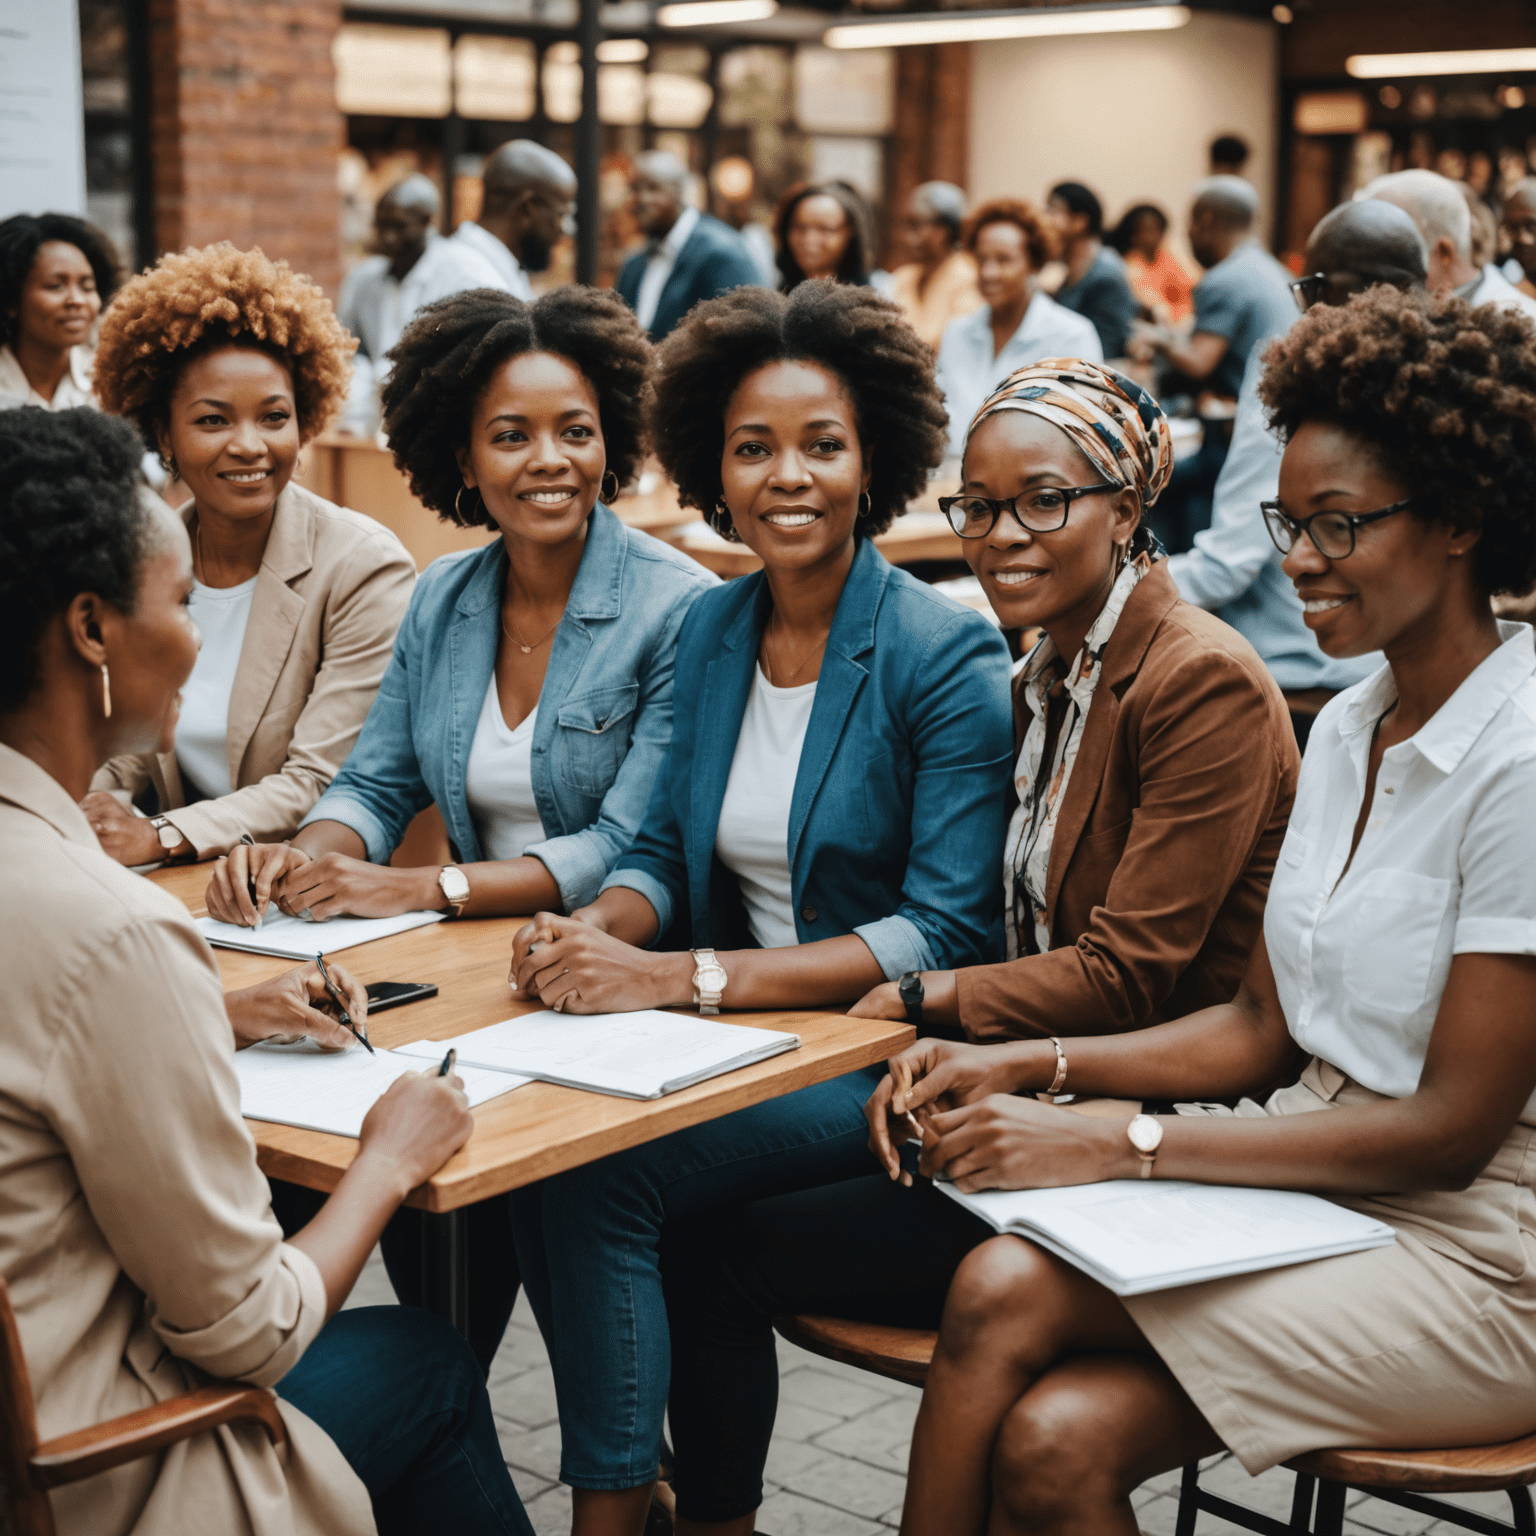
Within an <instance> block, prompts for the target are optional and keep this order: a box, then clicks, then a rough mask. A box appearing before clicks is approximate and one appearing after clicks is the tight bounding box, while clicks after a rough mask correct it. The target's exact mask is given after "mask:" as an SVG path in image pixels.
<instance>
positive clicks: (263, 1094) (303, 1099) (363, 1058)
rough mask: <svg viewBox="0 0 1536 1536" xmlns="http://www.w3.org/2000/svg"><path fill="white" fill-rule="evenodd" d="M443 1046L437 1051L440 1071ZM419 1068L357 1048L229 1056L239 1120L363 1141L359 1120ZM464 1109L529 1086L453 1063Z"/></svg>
mask: <svg viewBox="0 0 1536 1536" xmlns="http://www.w3.org/2000/svg"><path fill="white" fill-rule="evenodd" d="M447 1049H448V1048H447V1046H444V1045H440V1046H438V1047H437V1056H436V1062H437V1063H438V1064H441V1062H442V1059H443V1056H444V1054H445V1053H446V1051H447ZM422 1069H423V1063H422V1061H421V1060H420V1058H418V1057H415V1056H406V1055H402V1054H401V1053H400V1052H399V1051H375V1053H374V1054H373V1055H372V1056H370V1055H369V1054H368V1052H367V1051H365V1050H364V1049H363V1048H362V1046H360V1045H355V1046H353V1047H352V1049H351V1050H349V1051H339V1052H326V1051H322V1050H320V1049H319V1047H317V1046H315V1045H314V1044H312V1043H311V1042H309V1041H307V1040H306V1041H304V1042H302V1043H301V1044H299V1045H253V1046H251V1047H250V1048H249V1049H248V1050H244V1051H236V1052H235V1074H236V1076H238V1077H239V1079H240V1113H241V1114H242V1115H245V1116H246V1117H247V1118H248V1119H251V1120H273V1121H276V1123H277V1124H278V1125H297V1126H300V1127H302V1128H303V1129H304V1130H307V1131H329V1132H330V1133H331V1135H333V1136H358V1135H361V1134H362V1129H363V1117H364V1116H365V1115H366V1114H367V1113H368V1111H369V1110H370V1109H372V1108H373V1106H374V1104H375V1103H377V1102H378V1099H379V1096H380V1095H381V1094H382V1093H383V1092H384V1091H385V1090H386V1089H387V1088H388V1087H389V1085H390V1084H391V1083H393V1082H394V1080H395V1079H396V1078H397V1077H401V1076H403V1075H404V1074H405V1073H407V1072H420V1071H421V1070H422ZM454 1071H455V1072H456V1073H457V1074H458V1076H459V1077H460V1078H461V1079H463V1082H464V1091H465V1093H466V1094H468V1096H469V1103H470V1107H471V1108H473V1107H474V1106H475V1105H476V1104H484V1103H485V1102H486V1100H487V1099H495V1098H499V1097H500V1096H501V1095H502V1094H504V1093H511V1091H512V1090H513V1089H514V1088H521V1087H522V1086H523V1084H524V1083H526V1082H528V1081H529V1079H528V1078H526V1077H513V1076H511V1075H510V1074H508V1073H505V1072H484V1071H477V1070H475V1069H474V1068H473V1067H466V1066H465V1065H464V1064H463V1063H462V1062H460V1063H458V1064H457V1065H456V1066H455V1068H454Z"/></svg>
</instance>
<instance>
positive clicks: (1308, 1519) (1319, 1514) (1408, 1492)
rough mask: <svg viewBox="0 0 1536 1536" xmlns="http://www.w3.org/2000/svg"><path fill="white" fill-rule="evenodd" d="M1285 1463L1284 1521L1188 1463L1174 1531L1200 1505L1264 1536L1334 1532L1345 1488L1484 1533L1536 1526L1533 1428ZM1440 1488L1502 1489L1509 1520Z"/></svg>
mask: <svg viewBox="0 0 1536 1536" xmlns="http://www.w3.org/2000/svg"><path fill="white" fill-rule="evenodd" d="M1285 1465H1286V1467H1287V1468H1288V1469H1289V1470H1291V1471H1292V1472H1294V1473H1295V1474H1296V1487H1295V1491H1294V1492H1293V1494H1292V1495H1291V1518H1290V1520H1289V1522H1285V1521H1280V1520H1275V1519H1273V1518H1272V1517H1270V1516H1269V1515H1261V1514H1259V1513H1258V1512H1257V1511H1255V1510H1251V1509H1247V1508H1245V1507H1244V1506H1243V1505H1241V1504H1234V1503H1233V1502H1232V1501H1231V1500H1230V1499H1224V1498H1222V1497H1221V1496H1220V1495H1219V1494H1214V1493H1208V1492H1207V1491H1206V1490H1205V1489H1203V1488H1202V1487H1201V1486H1200V1469H1199V1467H1197V1466H1190V1467H1185V1469H1184V1484H1183V1487H1182V1488H1181V1489H1180V1491H1179V1515H1178V1523H1177V1525H1176V1526H1175V1528H1174V1529H1175V1536H1194V1529H1195V1519H1196V1516H1197V1515H1198V1514H1199V1513H1200V1511H1201V1510H1205V1511H1207V1512H1208V1513H1210V1514H1213V1515H1219V1516H1220V1517H1221V1518H1222V1519H1223V1520H1228V1521H1230V1522H1231V1523H1232V1524H1233V1525H1240V1526H1242V1528H1243V1529H1244V1530H1248V1531H1259V1532H1261V1533H1263V1536H1289V1533H1291V1532H1295V1531H1311V1532H1312V1533H1314V1536H1339V1533H1340V1531H1341V1530H1342V1529H1343V1526H1344V1495H1345V1493H1346V1492H1348V1490H1349V1489H1351V1488H1355V1489H1358V1490H1359V1491H1360V1492H1362V1493H1368V1494H1369V1495H1370V1496H1371V1497H1372V1498H1374V1499H1382V1500H1384V1501H1385V1502H1386V1503H1388V1504H1398V1505H1401V1506H1402V1507H1403V1508H1404V1509H1411V1510H1414V1511H1415V1512H1416V1513H1418V1514H1422V1515H1433V1516H1434V1517H1435V1518H1436V1519H1437V1520H1443V1521H1445V1522H1446V1524H1447V1525H1457V1526H1460V1527H1461V1528H1462V1529H1463V1530H1466V1531H1479V1532H1482V1533H1483V1536H1508V1533H1509V1532H1518V1533H1519V1536H1532V1533H1533V1532H1536V1515H1533V1512H1532V1507H1531V1493H1530V1485H1531V1484H1532V1483H1536V1435H1527V1436H1526V1438H1525V1439H1523V1440H1511V1441H1509V1442H1508V1443H1507V1444H1505V1445H1476V1446H1464V1447H1462V1448H1461V1449H1460V1450H1454V1451H1354V1450H1344V1451H1310V1452H1308V1454H1307V1455H1305V1456H1295V1457H1292V1459H1291V1460H1290V1461H1288V1462H1286V1463H1285ZM1314 1488H1315V1490H1316V1495H1317V1511H1316V1516H1315V1518H1314V1516H1313V1490H1314ZM1445 1493H1507V1494H1508V1495H1509V1502H1510V1506H1511V1509H1512V1511H1513V1515H1514V1521H1513V1523H1512V1524H1511V1523H1510V1522H1508V1521H1504V1520H1494V1519H1492V1518H1491V1517H1490V1516H1488V1515H1480V1514H1477V1513H1475V1512H1474V1511H1472V1510H1470V1509H1462V1508H1461V1507H1460V1506H1459V1505H1456V1504H1447V1503H1446V1502H1445V1500H1444V1499H1440V1498H1432V1497H1430V1495H1432V1494H1445Z"/></svg>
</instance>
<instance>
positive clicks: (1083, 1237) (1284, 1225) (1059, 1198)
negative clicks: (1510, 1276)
mask: <svg viewBox="0 0 1536 1536" xmlns="http://www.w3.org/2000/svg"><path fill="white" fill-rule="evenodd" d="M938 1185H939V1188H940V1189H942V1190H943V1191H944V1193H945V1194H946V1195H948V1196H949V1197H950V1198H951V1199H953V1200H958V1201H959V1202H960V1204H961V1205H963V1206H965V1208H966V1209H967V1210H969V1211H973V1212H974V1213H975V1214H976V1215H978V1216H980V1217H981V1218H982V1220H983V1221H986V1222H989V1223H990V1224H991V1225H992V1226H994V1227H996V1228H997V1230H998V1231H999V1232H1012V1233H1015V1234H1016V1235H1017V1236H1019V1237H1025V1238H1028V1239H1029V1240H1030V1242H1032V1243H1038V1244H1039V1245H1040V1246H1041V1247H1042V1248H1048V1249H1050V1251H1051V1252H1052V1253H1054V1254H1056V1255H1057V1256H1058V1257H1060V1258H1063V1259H1065V1260H1066V1261H1067V1262H1068V1263H1069V1264H1075V1265H1076V1266H1077V1267H1078V1268H1079V1269H1081V1270H1083V1271H1084V1272H1085V1273H1087V1274H1089V1275H1092V1276H1093V1278H1094V1279H1095V1280H1097V1281H1098V1282H1099V1283H1100V1284H1101V1285H1105V1286H1107V1287H1108V1288H1109V1289H1110V1290H1112V1291H1113V1292H1114V1293H1115V1295H1117V1296H1136V1295H1139V1294H1140V1293H1141V1292H1143V1291H1165V1290H1170V1289H1172V1287H1174V1286H1176V1285H1194V1284H1196V1283H1197V1282H1199V1281H1202V1280H1217V1279H1220V1278H1221V1277H1222V1276H1223V1275H1244V1274H1248V1273H1250V1272H1252V1271H1254V1270H1259V1269H1278V1268H1279V1267H1280V1266H1281V1265H1282V1264H1305V1263H1307V1262H1309V1261H1310V1260H1313V1259H1330V1258H1333V1257H1335V1256H1336V1255H1338V1254H1341V1253H1354V1252H1356V1251H1357V1250H1359V1249H1362V1248H1384V1247H1386V1246H1387V1245H1388V1244H1390V1243H1392V1242H1395V1241H1396V1233H1394V1232H1393V1230H1392V1228H1391V1227H1389V1226H1387V1225H1386V1223H1385V1222H1380V1221H1375V1220H1373V1219H1372V1218H1371V1217H1369V1216H1362V1215H1361V1214H1360V1213H1359V1212H1358V1211H1351V1210H1346V1209H1345V1207H1344V1206H1342V1205H1335V1204H1334V1203H1333V1202H1332V1201H1331V1200H1320V1199H1319V1198H1318V1197H1317V1196H1316V1195H1303V1194H1298V1193H1297V1192H1296V1191H1294V1190H1288V1189H1239V1188H1235V1187H1233V1186H1231V1185H1226V1184H1188V1183H1183V1182H1180V1181H1177V1180H1173V1179H1169V1180H1166V1181H1164V1180H1158V1181H1156V1182H1152V1181H1149V1180H1142V1179H1111V1180H1109V1181H1107V1182H1106V1183H1103V1184H1077V1185H1072V1186H1070V1187H1068V1188H1066V1189H1018V1190H1001V1189H999V1190H987V1191H985V1192H984V1193H981V1194H975V1195H963V1194H961V1193H960V1191H959V1190H957V1189H956V1188H955V1187H954V1185H953V1184H950V1183H947V1182H945V1181H942V1180H940V1181H938Z"/></svg>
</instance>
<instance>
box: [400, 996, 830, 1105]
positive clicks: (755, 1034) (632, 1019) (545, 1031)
mask: <svg viewBox="0 0 1536 1536" xmlns="http://www.w3.org/2000/svg"><path fill="white" fill-rule="evenodd" d="M799 1044H800V1037H799V1035H790V1034H784V1033H782V1032H781V1031H779V1030H774V1029H753V1028H751V1027H749V1026H747V1025H744V1024H722V1023H720V1022H718V1021H717V1020H713V1019H696V1018H690V1017H689V1016H688V1015H687V1014H681V1013H662V1012H660V1011H659V1010H658V1009H654V1008H647V1009H643V1010H642V1011H640V1012H638V1013H598V1014H592V1015H590V1016H587V1017H583V1016H582V1015H580V1014H569V1013H556V1012H554V1010H553V1009H550V1008H545V1009H542V1010H540V1011H539V1012H538V1013H525V1014H523V1015H522V1017H521V1018H516V1019H503V1020H502V1021H501V1023H500V1024H492V1025H489V1026H488V1027H487V1028H485V1029H476V1030H472V1031H470V1033H469V1034H467V1035H457V1036H455V1037H454V1038H453V1039H451V1040H418V1041H416V1042H415V1043H414V1044H411V1045H402V1046H400V1047H399V1051H400V1052H401V1053H402V1054H408V1055H416V1056H421V1057H423V1058H426V1057H430V1056H432V1054H433V1053H434V1052H435V1053H436V1055H437V1059H438V1060H439V1061H441V1060H442V1055H443V1052H444V1051H445V1050H447V1049H448V1047H449V1046H450V1045H451V1046H454V1047H455V1048H456V1049H457V1050H458V1053H459V1060H460V1061H461V1062H462V1063H464V1064H465V1065H466V1066H472V1067H489V1068H491V1069H492V1070H494V1071H497V1072H515V1073H519V1074H521V1075H522V1076H524V1077H537V1078H541V1079H542V1080H543V1081H544V1082H547V1083H559V1084H561V1085H562V1086H564V1087H566V1088H585V1089H588V1090H590V1091H591V1092H593V1093H612V1094H617V1095H618V1096H620V1097H622V1098H627V1099H659V1098H660V1097H661V1096H662V1095H663V1094H666V1093H676V1092H677V1090H678V1089H679V1088H687V1087H689V1086H691V1085H692V1084H693V1083H701V1082H703V1081H704V1079H705V1078H709V1077H718V1076H720V1074H721V1073H722V1072H734V1071H735V1070H736V1068H737V1067H746V1066H750V1065H751V1064H752V1063H753V1062H756V1061H764V1060H766V1059H767V1058H768V1057H770V1056H777V1055H778V1054H779V1053H780V1052H781V1051H793V1050H795V1049H797V1048H798V1047H799Z"/></svg>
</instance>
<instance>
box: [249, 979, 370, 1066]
mask: <svg viewBox="0 0 1536 1536" xmlns="http://www.w3.org/2000/svg"><path fill="white" fill-rule="evenodd" d="M327 969H328V970H329V971H330V973H331V980H332V982H333V983H334V985H335V987H336V990H337V992H338V993H339V994H340V995H341V997H342V1000H343V1002H344V1004H345V1011H346V1013H347V1014H348V1016H349V1017H350V1018H351V1019H352V1021H353V1023H354V1024H356V1025H358V1026H361V1025H362V1024H363V1021H364V1020H366V1019H367V1017H368V993H367V991H366V990H365V989H364V987H363V984H362V982H360V981H359V980H358V979H357V978H356V977H355V976H353V975H352V974H351V972H350V971H346V970H344V969H343V968H342V967H341V966H339V965H337V964H336V962H335V961H334V960H332V961H330V962H328V964H327ZM224 1011H225V1012H226V1013H227V1014H228V1015H229V1023H230V1028H231V1029H232V1030H233V1031H234V1035H235V1049H236V1050H237V1051H239V1050H244V1049H245V1047H246V1046H248V1045H255V1044H256V1042H257V1041H258V1040H279V1041H289V1040H298V1039H302V1038H303V1037H304V1036H305V1035H308V1036H309V1038H310V1039H311V1040H313V1041H314V1042H315V1043H316V1044H317V1045H318V1046H320V1047H321V1048H322V1049H324V1050H328V1051H345V1050H347V1049H348V1048H349V1047H350V1046H351V1045H352V1043H353V1041H354V1039H356V1038H357V1037H356V1036H355V1035H354V1034H353V1032H352V1031H351V1030H349V1029H347V1028H346V1026H345V1025H343V1024H342V1023H341V1021H340V1019H339V1018H338V1017H337V1008H336V1003H335V1002H334V1000H333V998H332V994H331V992H330V991H329V990H328V989H327V987H326V984H325V978H324V977H323V976H321V974H320V967H319V966H318V965H314V964H310V965H301V966H296V967H295V968H294V969H293V970H291V971H284V972H283V974H282V975H281V976H274V977H273V978H272V980H271V981H263V982H261V983H259V984H258V985H256V986H254V987H243V988H241V989H240V990H239V991H238V992H226V993H225V994H224Z"/></svg>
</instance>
